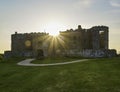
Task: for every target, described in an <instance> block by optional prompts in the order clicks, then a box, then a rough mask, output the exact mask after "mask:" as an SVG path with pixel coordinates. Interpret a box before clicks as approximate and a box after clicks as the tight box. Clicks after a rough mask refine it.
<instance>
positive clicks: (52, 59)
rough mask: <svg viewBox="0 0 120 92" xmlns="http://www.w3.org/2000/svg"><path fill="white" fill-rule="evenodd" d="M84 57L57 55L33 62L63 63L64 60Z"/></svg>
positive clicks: (68, 60)
mask: <svg viewBox="0 0 120 92" xmlns="http://www.w3.org/2000/svg"><path fill="white" fill-rule="evenodd" d="M79 59H83V58H82V57H80V58H79V57H62V58H61V57H55V58H44V59H41V60H34V61H32V63H34V64H50V63H62V62H70V61H74V60H79Z"/></svg>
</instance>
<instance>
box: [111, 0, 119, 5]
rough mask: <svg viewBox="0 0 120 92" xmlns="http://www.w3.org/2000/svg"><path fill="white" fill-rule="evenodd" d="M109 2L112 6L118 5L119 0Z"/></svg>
mask: <svg viewBox="0 0 120 92" xmlns="http://www.w3.org/2000/svg"><path fill="white" fill-rule="evenodd" d="M110 4H111V6H113V7H120V0H111V1H110Z"/></svg>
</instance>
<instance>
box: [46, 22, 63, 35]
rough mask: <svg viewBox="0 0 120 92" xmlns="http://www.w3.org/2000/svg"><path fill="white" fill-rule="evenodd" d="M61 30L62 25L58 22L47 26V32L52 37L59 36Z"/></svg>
mask: <svg viewBox="0 0 120 92" xmlns="http://www.w3.org/2000/svg"><path fill="white" fill-rule="evenodd" d="M61 28H62V24H60V23H58V22H50V23H48V24H47V28H46V31H47V32H48V33H49V34H50V35H52V36H58V35H59V31H60V29H61Z"/></svg>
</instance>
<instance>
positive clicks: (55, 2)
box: [0, 0, 120, 53]
mask: <svg viewBox="0 0 120 92" xmlns="http://www.w3.org/2000/svg"><path fill="white" fill-rule="evenodd" d="M78 25H81V26H82V28H90V27H92V26H96V25H106V26H108V27H109V48H110V49H117V51H120V0H0V53H3V52H4V51H5V50H10V46H11V34H13V33H14V32H15V31H17V32H18V33H30V32H44V31H45V32H49V33H52V32H58V31H64V30H66V29H70V28H73V29H76V28H77V26H78Z"/></svg>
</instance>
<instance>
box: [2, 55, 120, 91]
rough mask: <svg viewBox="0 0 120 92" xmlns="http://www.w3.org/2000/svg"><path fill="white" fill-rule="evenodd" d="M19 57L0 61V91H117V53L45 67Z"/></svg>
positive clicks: (119, 68) (119, 80) (119, 69)
mask: <svg viewBox="0 0 120 92" xmlns="http://www.w3.org/2000/svg"><path fill="white" fill-rule="evenodd" d="M20 60H21V59H9V60H6V61H2V62H0V92H120V57H116V58H103V59H92V60H89V61H85V62H79V63H74V64H68V65H61V66H47V67H39V66H38V67H28V66H18V65H16V63H17V62H19V61H20Z"/></svg>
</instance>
